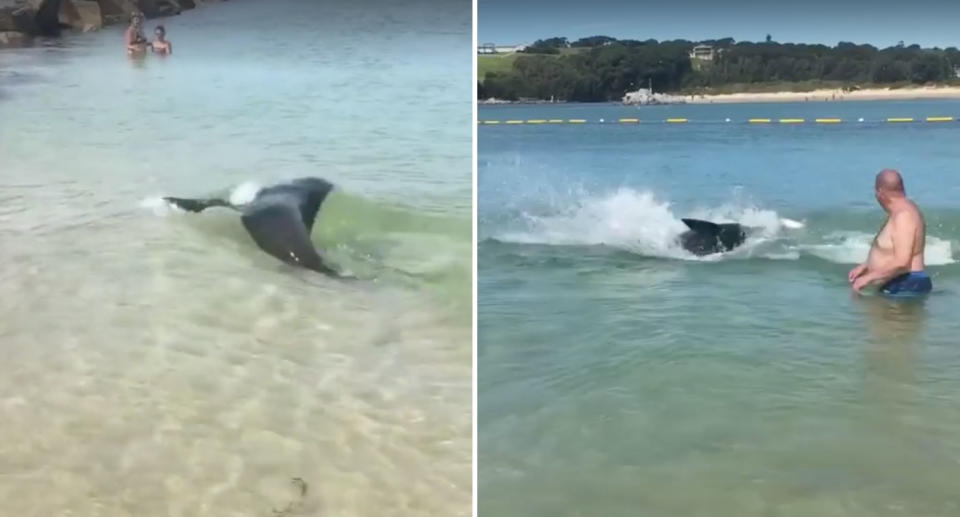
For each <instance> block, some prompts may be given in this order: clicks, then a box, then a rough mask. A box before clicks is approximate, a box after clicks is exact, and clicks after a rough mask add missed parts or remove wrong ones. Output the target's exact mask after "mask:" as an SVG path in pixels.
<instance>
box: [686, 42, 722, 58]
mask: <svg viewBox="0 0 960 517" xmlns="http://www.w3.org/2000/svg"><path fill="white" fill-rule="evenodd" d="M716 57H717V50H716V49H715V48H713V47H712V46H711V45H697V46H696V47H693V50H691V51H690V59H691V60H693V61H713V60H714V59H715V58H716Z"/></svg>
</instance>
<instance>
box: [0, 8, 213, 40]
mask: <svg viewBox="0 0 960 517" xmlns="http://www.w3.org/2000/svg"><path fill="white" fill-rule="evenodd" d="M198 1H199V3H208V2H211V1H225V0H206V1H204V0H0V47H15V46H23V45H28V44H30V41H31V40H32V39H33V38H34V37H35V36H58V35H59V34H60V32H61V31H63V30H76V31H82V32H87V31H95V30H98V29H100V28H101V27H103V26H104V25H114V24H126V23H127V22H128V21H129V20H130V16H131V15H132V14H133V13H137V12H139V13H142V14H143V15H144V17H146V18H159V17H163V16H174V15H177V14H180V13H181V12H183V11H185V10H188V9H193V8H194V7H196V4H197V3H198Z"/></svg>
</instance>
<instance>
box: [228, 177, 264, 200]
mask: <svg viewBox="0 0 960 517" xmlns="http://www.w3.org/2000/svg"><path fill="white" fill-rule="evenodd" d="M260 188H261V187H260V185H259V184H257V183H255V182H253V181H245V182H243V183H241V184H239V185H237V186H236V187H235V188H234V189H233V190H231V191H230V204H232V205H245V204H247V203H249V202H251V201H253V199H254V198H255V197H257V193H258V192H260Z"/></svg>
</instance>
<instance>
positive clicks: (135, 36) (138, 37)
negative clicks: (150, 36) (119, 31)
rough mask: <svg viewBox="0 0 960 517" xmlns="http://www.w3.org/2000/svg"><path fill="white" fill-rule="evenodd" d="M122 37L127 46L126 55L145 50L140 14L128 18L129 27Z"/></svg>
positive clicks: (145, 40)
mask: <svg viewBox="0 0 960 517" xmlns="http://www.w3.org/2000/svg"><path fill="white" fill-rule="evenodd" d="M123 37H124V40H125V41H126V44H127V53H128V54H133V53H137V52H143V51H145V50H146V49H147V44H148V41H147V38H146V37H145V36H144V35H143V15H142V14H140V13H133V15H132V16H130V26H129V27H127V30H126V32H124V33H123Z"/></svg>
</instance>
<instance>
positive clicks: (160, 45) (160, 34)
mask: <svg viewBox="0 0 960 517" xmlns="http://www.w3.org/2000/svg"><path fill="white" fill-rule="evenodd" d="M153 34H154V35H155V36H156V37H157V40H156V41H154V42H153V43H151V44H150V49H151V50H153V51H154V52H155V53H157V54H172V53H173V45H171V44H170V42H169V41H167V40H166V39H164V38H165V37H166V35H167V30H166V29H164V28H163V25H157V28H156V29H153Z"/></svg>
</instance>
